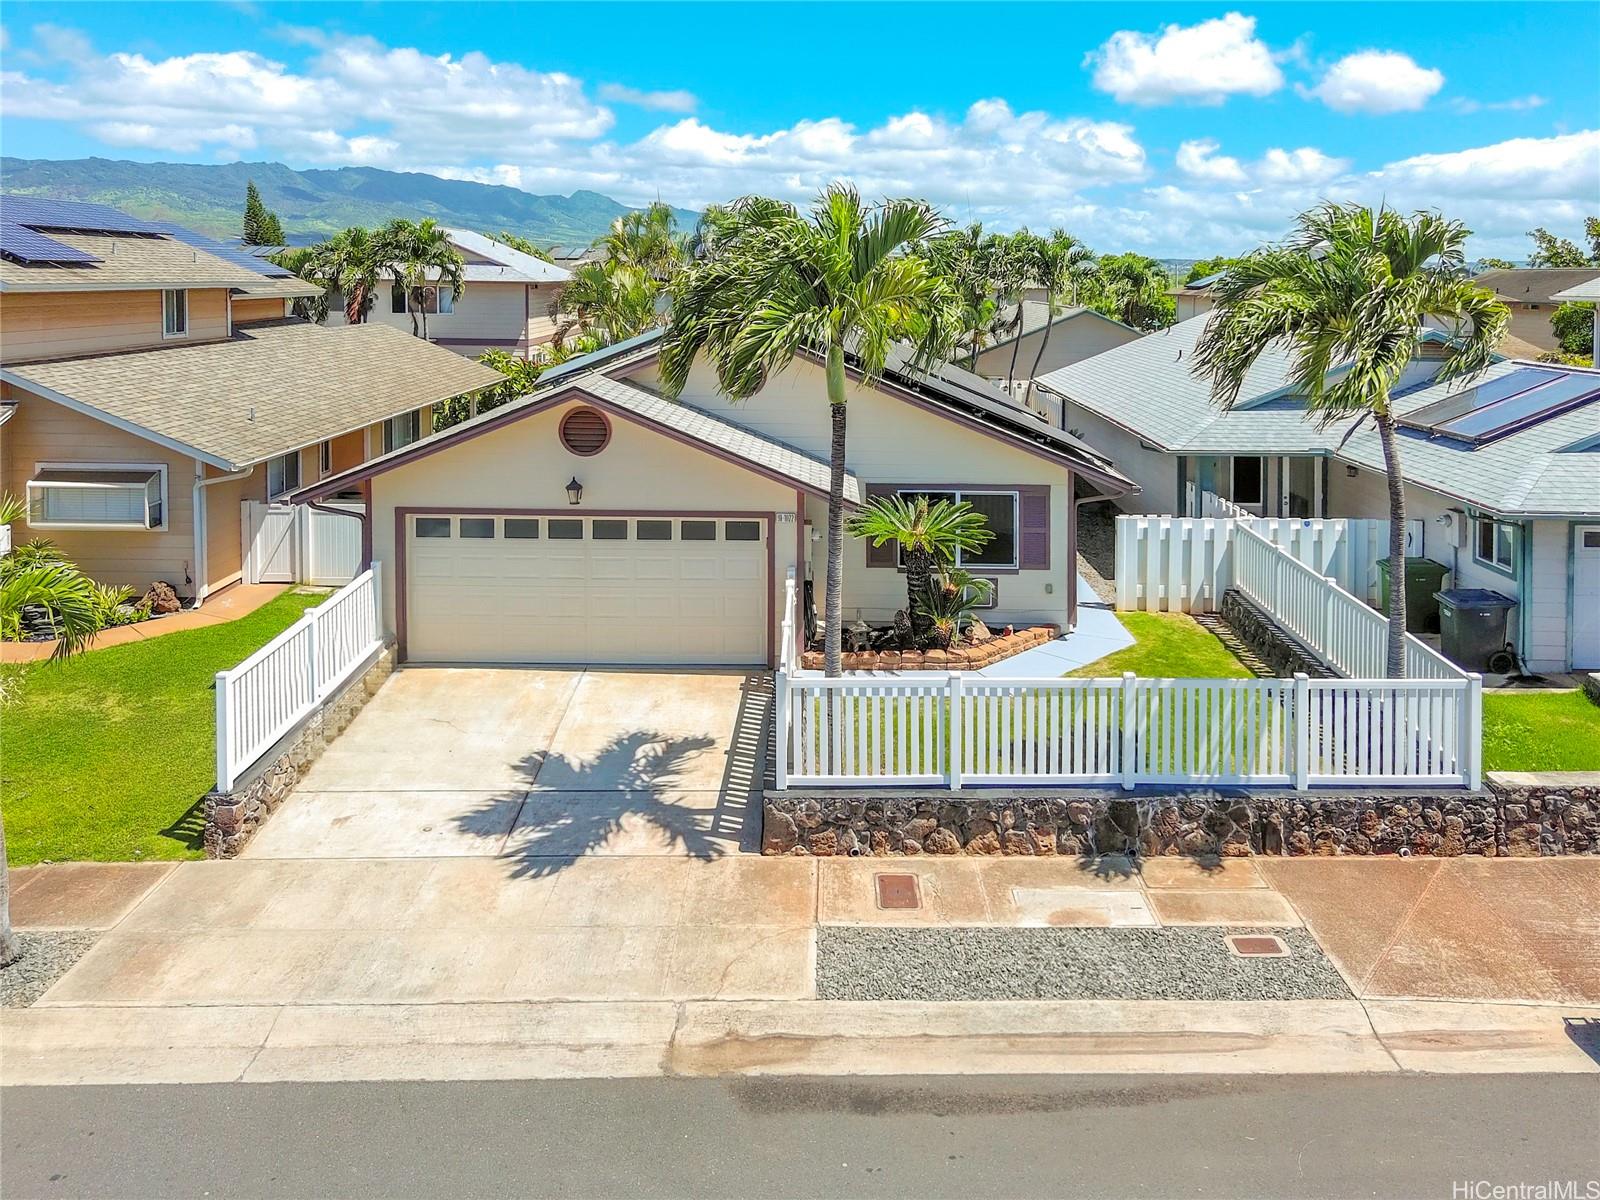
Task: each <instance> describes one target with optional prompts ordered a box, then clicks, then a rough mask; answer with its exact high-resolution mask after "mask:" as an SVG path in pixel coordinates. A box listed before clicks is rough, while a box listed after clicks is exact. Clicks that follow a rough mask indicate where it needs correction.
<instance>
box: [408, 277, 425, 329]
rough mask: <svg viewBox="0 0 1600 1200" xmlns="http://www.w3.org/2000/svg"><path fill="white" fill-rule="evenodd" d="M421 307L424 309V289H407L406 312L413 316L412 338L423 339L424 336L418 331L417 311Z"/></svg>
mask: <svg viewBox="0 0 1600 1200" xmlns="http://www.w3.org/2000/svg"><path fill="white" fill-rule="evenodd" d="M421 307H422V289H421V288H407V289H406V311H407V312H409V313H410V314H411V336H412V337H421V336H422V334H421V333H419V332H418V331H417V309H419V308H421Z"/></svg>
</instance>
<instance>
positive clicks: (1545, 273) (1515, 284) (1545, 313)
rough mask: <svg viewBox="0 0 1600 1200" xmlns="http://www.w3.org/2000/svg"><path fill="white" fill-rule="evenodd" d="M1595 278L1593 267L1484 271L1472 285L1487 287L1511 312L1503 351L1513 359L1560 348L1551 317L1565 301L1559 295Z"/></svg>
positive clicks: (1501, 343) (1535, 355)
mask: <svg viewBox="0 0 1600 1200" xmlns="http://www.w3.org/2000/svg"><path fill="white" fill-rule="evenodd" d="M1594 276H1595V269H1594V268H1593V267H1511V268H1508V269H1504V270H1494V271H1485V272H1484V273H1483V274H1481V275H1478V276H1476V277H1475V278H1474V279H1473V281H1472V282H1473V283H1475V284H1477V285H1478V286H1479V287H1484V288H1488V289H1489V290H1490V291H1491V292H1493V293H1494V294H1495V295H1496V296H1498V297H1499V298H1500V300H1501V301H1502V302H1504V304H1505V306H1506V307H1507V308H1509V309H1510V310H1511V323H1510V325H1509V326H1507V328H1506V334H1505V337H1504V338H1502V339H1501V341H1500V352H1501V353H1502V354H1505V355H1506V356H1507V357H1512V358H1537V357H1538V356H1539V355H1540V354H1544V353H1548V352H1549V351H1551V350H1558V349H1560V345H1559V343H1558V342H1557V341H1556V335H1555V330H1553V329H1552V328H1551V327H1550V318H1551V316H1552V315H1553V314H1554V313H1555V311H1556V309H1558V308H1560V307H1561V304H1562V301H1563V300H1564V299H1569V298H1570V297H1562V296H1559V295H1558V294H1557V293H1559V292H1563V291H1566V290H1567V289H1568V288H1574V287H1579V286H1581V285H1582V284H1585V283H1587V282H1589V280H1591V279H1593V278H1594Z"/></svg>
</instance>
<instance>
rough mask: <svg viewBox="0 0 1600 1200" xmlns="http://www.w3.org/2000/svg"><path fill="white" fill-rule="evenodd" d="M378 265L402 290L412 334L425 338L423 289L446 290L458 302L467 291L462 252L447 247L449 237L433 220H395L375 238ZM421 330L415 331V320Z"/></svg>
mask: <svg viewBox="0 0 1600 1200" xmlns="http://www.w3.org/2000/svg"><path fill="white" fill-rule="evenodd" d="M377 240H378V246H379V258H380V261H381V262H383V264H384V265H385V266H386V267H387V268H388V269H389V270H392V271H393V272H394V277H395V282H396V283H398V284H399V285H400V286H401V287H402V288H404V289H405V293H406V298H407V304H406V307H407V308H408V309H410V311H411V332H412V334H413V335H415V336H417V337H421V338H426V337H427V336H428V306H427V296H426V289H427V288H430V287H433V288H438V289H440V290H442V289H444V288H446V287H448V288H449V289H450V295H451V298H452V299H455V300H459V299H461V294H462V293H463V292H464V291H466V290H467V287H466V283H465V281H464V279H463V274H464V272H465V269H466V264H465V262H464V261H463V259H462V257H461V251H459V250H457V249H456V248H455V247H454V246H453V245H451V244H450V235H449V234H448V233H446V232H445V230H444V227H443V226H442V225H440V224H439V223H438V222H437V221H435V220H434V219H433V218H432V217H424V218H423V219H422V220H421V221H407V220H403V219H400V220H394V221H390V222H389V223H388V224H387V225H385V226H384V227H383V231H382V232H381V233H379V234H378V239H377ZM419 314H420V315H421V317H422V328H421V330H420V332H419V330H418V328H417V317H418V315H419Z"/></svg>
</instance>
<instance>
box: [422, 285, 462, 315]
mask: <svg viewBox="0 0 1600 1200" xmlns="http://www.w3.org/2000/svg"><path fill="white" fill-rule="evenodd" d="M455 310H456V294H455V293H454V292H453V291H451V290H450V289H449V288H447V287H434V286H432V285H430V286H428V287H425V288H423V289H422V311H423V312H425V313H444V314H446V315H449V314H450V313H453V312H455Z"/></svg>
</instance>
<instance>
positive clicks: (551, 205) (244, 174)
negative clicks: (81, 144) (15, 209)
mask: <svg viewBox="0 0 1600 1200" xmlns="http://www.w3.org/2000/svg"><path fill="white" fill-rule="evenodd" d="M251 181H254V183H255V185H256V187H257V188H258V189H260V191H261V198H262V200H263V201H265V202H266V205H267V207H268V208H270V209H272V210H273V211H274V212H276V213H277V214H278V217H279V219H280V220H281V221H282V222H283V228H284V233H285V235H286V236H287V237H288V239H289V241H291V242H293V243H296V244H306V243H311V242H316V241H320V240H321V239H322V238H324V237H326V236H327V235H329V234H331V233H336V232H338V231H339V230H341V229H344V228H345V227H347V226H350V225H366V226H375V225H381V224H383V223H384V222H385V221H388V220H390V219H392V218H394V217H407V218H410V219H411V220H420V219H422V218H423V217H434V218H436V219H437V220H438V221H439V222H440V223H441V224H444V225H453V226H457V227H459V228H464V229H474V230H479V231H482V232H485V233H491V234H492V233H496V232H498V231H500V230H502V229H504V230H509V231H510V232H512V233H517V234H521V235H522V236H523V237H525V238H528V239H529V240H530V241H533V242H535V243H536V244H539V245H554V244H560V245H567V246H587V245H588V244H589V243H590V242H592V241H593V240H594V239H595V238H597V237H599V236H600V235H601V234H602V233H604V232H605V231H606V229H607V228H608V227H609V226H610V224H611V222H612V221H613V220H614V219H615V218H617V217H619V216H621V215H622V214H624V213H626V212H629V211H631V210H630V209H629V207H628V206H627V205H625V204H621V203H619V202H618V201H616V200H613V199H612V198H611V197H609V196H602V195H601V194H600V193H598V192H587V191H578V192H573V193H572V195H570V196H536V195H534V194H533V193H531V192H524V191H522V190H520V189H519V188H514V187H504V186H501V185H498V184H490V183H473V182H470V181H468V180H463V179H440V178H439V177H437V176H435V175H422V174H417V173H413V172H400V171H382V170H379V169H377V168H376V167H339V168H337V169H331V170H310V171H296V170H294V169H293V168H291V167H287V166H285V165H284V164H283V163H276V162H257V163H244V162H238V163H222V164H213V163H162V162H155V163H147V162H128V161H124V160H121V159H110V158H75V159H62V160H53V159H44V158H0V184H3V186H4V188H5V190H6V191H8V192H16V193H22V194H30V195H44V196H55V197H59V198H61V199H65V200H89V201H94V202H95V203H98V204H109V205H111V206H112V207H114V208H119V209H121V210H122V211H124V212H127V213H131V214H133V215H134V216H140V217H151V218H156V219H160V220H169V221H176V222H178V223H179V224H182V225H187V226H189V227H190V228H192V229H195V230H197V231H199V232H201V233H207V234H211V235H212V236H214V237H233V236H236V235H237V234H238V233H239V226H240V221H241V218H242V216H243V214H244V191H245V185H246V184H247V183H249V182H251ZM673 212H674V213H675V214H676V215H677V218H678V227H679V228H680V229H692V228H693V227H694V223H695V220H696V219H697V218H698V216H699V214H698V213H695V212H690V211H688V210H687V209H674V210H673Z"/></svg>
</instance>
